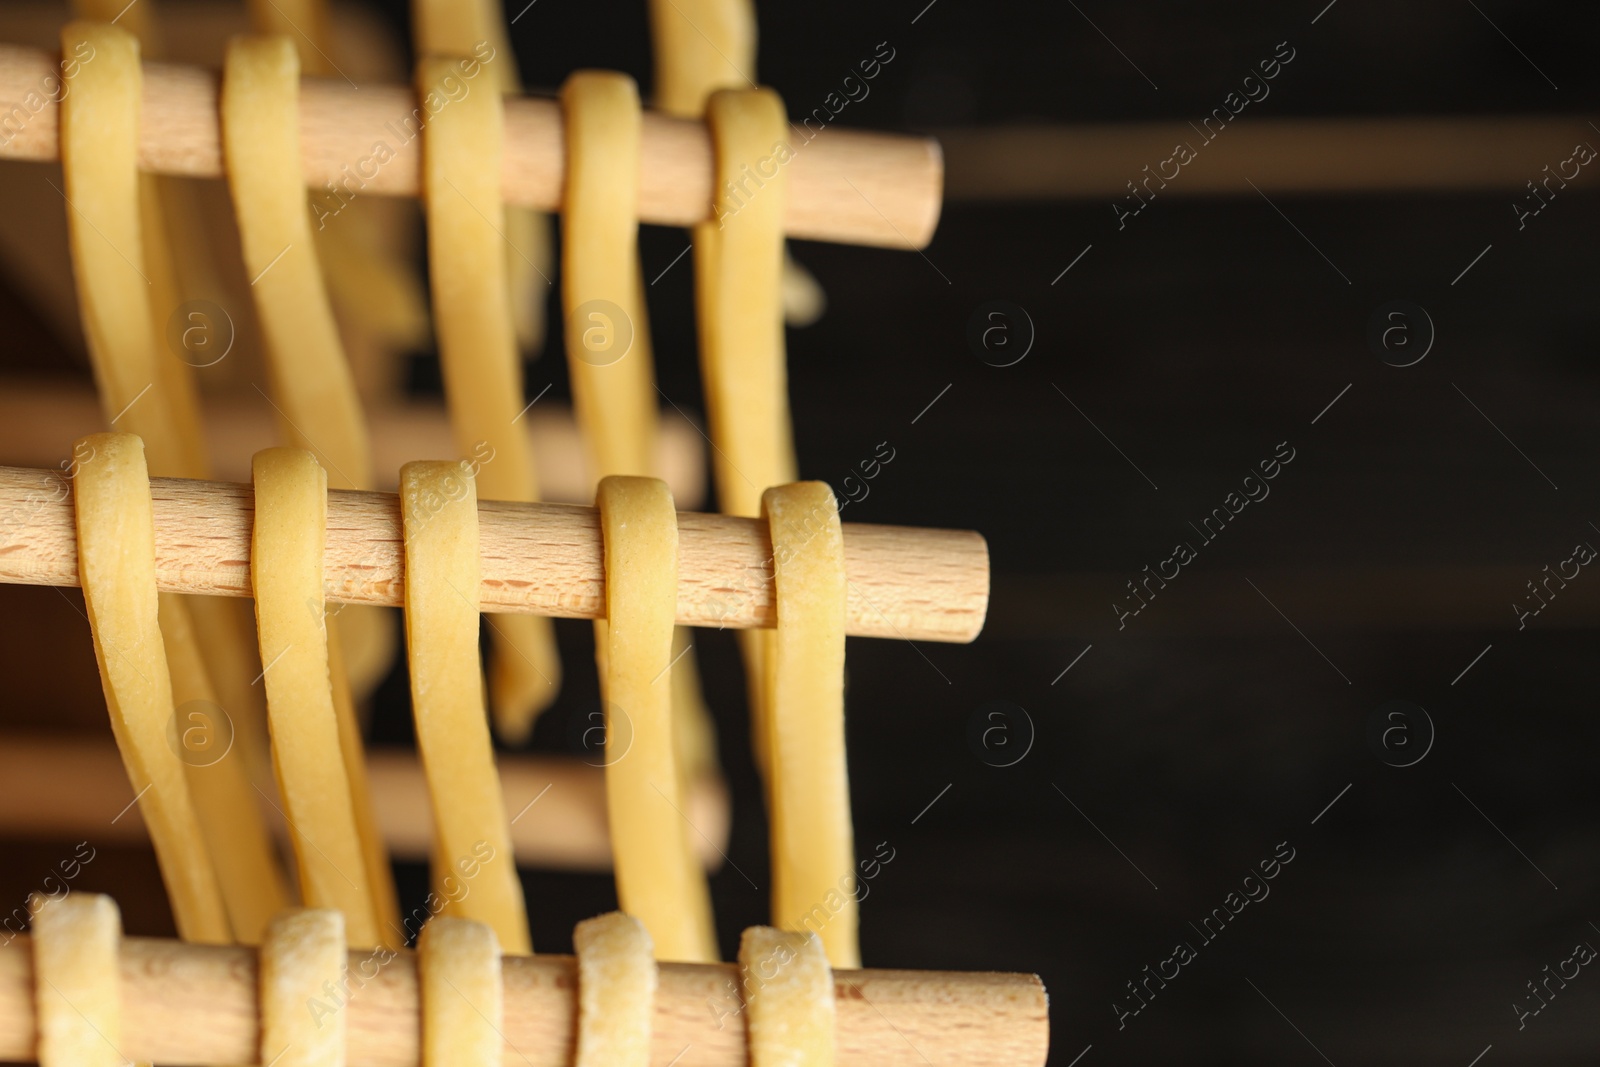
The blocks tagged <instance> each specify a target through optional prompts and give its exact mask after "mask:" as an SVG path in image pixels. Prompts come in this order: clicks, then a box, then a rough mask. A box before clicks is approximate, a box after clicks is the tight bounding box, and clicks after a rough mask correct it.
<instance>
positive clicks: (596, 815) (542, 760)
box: [0, 734, 729, 871]
mask: <svg viewBox="0 0 1600 1067" xmlns="http://www.w3.org/2000/svg"><path fill="white" fill-rule="evenodd" d="M591 759H592V760H594V761H596V762H598V760H599V759H600V756H599V755H598V754H597V755H596V756H594V757H591ZM498 762H499V766H500V790H501V793H502V794H503V795H504V798H505V805H506V814H507V817H508V818H509V819H514V820H515V821H514V822H512V823H511V845H512V848H513V849H515V851H516V856H517V863H518V865H520V866H524V867H538V868H541V869H545V870H570V871H609V870H611V869H612V868H611V831H610V827H609V825H608V823H607V822H606V793H605V770H604V768H603V767H600V766H596V765H593V764H589V763H585V762H583V761H581V760H579V759H578V758H576V757H571V758H562V757H552V756H529V755H501V756H500V757H499V760H498ZM367 774H368V777H369V779H370V782H369V785H370V788H371V792H372V802H373V808H374V810H375V814H376V815H377V819H378V829H379V830H380V831H381V832H382V834H383V839H384V842H385V843H386V844H387V845H388V846H389V854H390V855H391V856H393V857H394V858H395V859H402V860H423V859H427V858H428V855H429V851H430V849H431V847H432V844H433V837H432V834H433V812H432V810H431V808H430V807H429V804H428V787H427V783H426V781H425V780H424V779H423V776H422V767H421V765H420V764H419V763H418V762H417V757H416V755H415V753H412V752H402V751H396V750H390V749H382V748H376V749H370V750H368V752H367ZM133 800H134V794H133V787H132V786H130V785H129V784H128V776H127V773H126V772H125V771H124V770H123V766H122V757H121V756H119V755H118V754H117V750H116V747H115V746H114V745H112V744H111V742H110V741H109V740H106V741H99V740H95V739H92V738H78V737H29V736H19V735H15V734H8V735H5V736H3V737H0V837H6V838H11V839H30V840H39V839H45V840H57V841H59V840H62V839H70V840H73V841H87V842H88V843H89V844H90V845H91V846H94V847H96V848H99V847H102V846H115V845H143V844H145V843H146V842H148V840H149V837H148V834H147V832H146V830H145V825H144V821H143V819H142V818H141V817H140V814H139V808H138V807H137V806H130V805H132V804H133ZM534 801H537V802H536V803H531V802H534ZM260 807H261V813H262V816H263V817H264V818H265V819H266V821H267V825H268V826H270V827H271V828H272V829H273V831H274V832H275V833H276V834H277V835H278V837H279V838H281V839H283V840H287V839H288V836H289V828H288V825H287V824H286V823H285V822H284V818H283V813H282V811H281V810H279V809H278V808H277V807H276V806H275V805H273V804H271V803H269V802H268V801H267V800H266V799H265V798H263V799H262V801H261V804H260ZM684 818H686V819H687V820H688V821H689V824H690V825H691V826H693V827H694V828H695V831H696V832H695V833H694V834H692V835H690V841H691V843H692V844H693V846H694V848H695V850H696V852H697V853H698V854H699V856H700V860H701V862H702V863H704V864H705V865H706V867H707V868H708V869H710V870H717V869H719V868H720V867H721V865H722V861H723V849H724V848H725V847H726V846H727V843H728V824H729V812H728V793H727V790H726V788H725V787H724V786H723V784H722V783H721V782H720V781H716V780H700V781H697V782H694V783H693V784H692V785H691V787H690V790H689V795H688V797H687V799H686V802H685V804H684ZM112 820H115V821H114V822H113V821H112Z"/></svg>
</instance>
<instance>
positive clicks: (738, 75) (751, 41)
mask: <svg viewBox="0 0 1600 1067" xmlns="http://www.w3.org/2000/svg"><path fill="white" fill-rule="evenodd" d="M650 25H651V31H652V34H651V35H652V38H653V40H654V43H655V60H656V106H657V107H659V108H660V109H661V110H662V111H664V112H666V113H667V114H669V115H677V116H678V117H680V118H686V119H698V118H700V117H701V116H702V115H704V114H705V110H706V100H707V98H708V97H710V95H711V94H712V93H713V92H715V91H716V90H718V89H742V88H745V87H750V88H754V87H755V76H756V11H755V5H754V4H753V3H752V2H751V0H650ZM782 296H783V317H784V319H785V320H786V321H787V322H788V323H789V324H790V325H792V326H809V325H811V324H812V323H813V322H816V321H817V320H818V319H819V318H821V317H822V313H823V312H824V311H825V310H826V309H827V304H828V299H827V295H826V294H825V293H823V291H822V286H820V285H818V284H817V280H816V279H815V278H813V277H812V276H811V274H810V272H809V271H807V270H806V269H805V268H804V267H802V266H801V265H800V264H799V263H798V262H796V261H795V260H794V258H793V257H791V256H790V255H789V254H788V253H787V252H785V253H784V260H783V289H782Z"/></svg>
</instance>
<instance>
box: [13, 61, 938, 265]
mask: <svg viewBox="0 0 1600 1067" xmlns="http://www.w3.org/2000/svg"><path fill="white" fill-rule="evenodd" d="M60 76H61V68H60V65H59V63H58V61H57V57H56V56H53V55H51V54H49V53H47V52H42V51H39V50H38V49H32V48H22V47H18V46H16V45H0V100H7V101H19V100H23V101H25V100H29V99H33V100H38V101H40V102H41V106H40V107H39V109H38V110H37V111H36V112H35V111H32V110H31V105H30V106H28V107H25V108H24V110H25V111H27V112H28V114H27V116H26V121H25V122H22V123H21V124H20V129H18V130H16V131H15V132H14V134H13V135H12V136H10V137H7V138H4V139H0V158H11V159H32V160H52V159H59V158H60V141H59V136H58V126H59V123H58V120H59V110H60V109H59V106H58V104H57V103H55V102H53V101H52V100H51V99H50V98H49V93H48V88H47V87H48V86H50V85H52V84H59V79H60ZM220 87H221V76H220V75H219V74H218V73H217V72H216V71H214V70H207V69H204V68H201V67H189V66H175V65H168V64H162V63H146V64H144V106H143V111H142V112H141V123H140V129H139V165H140V167H142V168H143V169H145V170H147V171H152V172H154V173H157V174H180V175H188V176H191V177H212V178H214V177H218V176H220V175H221V174H222V173H223V166H222V129H221V122H220V120H219V117H218V115H219V112H218V107H217V102H218V93H219V91H220ZM58 91H59V90H58ZM417 108H418V103H417V99H416V93H415V92H414V91H413V90H412V89H411V88H410V87H408V86H396V85H367V86H364V87H361V88H359V89H358V88H356V87H355V86H354V85H353V84H351V83H348V82H346V81H343V80H334V79H324V78H306V79H304V80H302V81H301V83H300V154H301V162H302V164H303V169H304V173H305V180H306V185H307V186H309V187H310V188H311V189H313V190H320V189H322V188H324V187H325V185H326V184H327V183H330V182H331V183H333V184H334V185H336V186H337V185H340V184H341V183H344V182H346V181H348V180H349V177H350V175H352V174H354V175H355V182H356V184H355V185H354V186H353V187H352V188H354V189H356V190H358V191H359V192H360V193H361V194H368V193H372V194H379V195H384V196H416V195H418V193H419V190H420V188H421V164H422V152H421V139H420V138H419V137H417V136H415V128H414V127H415V121H414V120H413V113H414V112H415V111H416V110H417ZM424 114H426V112H424ZM408 120H411V121H412V123H413V125H412V129H411V130H410V131H409V133H410V134H411V136H410V137H409V139H407V137H406V134H407V132H408V131H407V130H406V129H405V127H404V123H406V122H407V121H408ZM802 121H803V120H802ZM791 129H792V131H793V136H792V137H791V138H790V141H791V148H792V149H793V152H794V155H793V158H792V159H791V160H790V162H789V163H788V164H787V168H788V172H789V181H788V194H787V195H788V203H787V208H786V212H785V216H784V224H785V229H786V230H787V232H788V233H789V235H790V236H791V237H800V238H809V239H811V240H817V241H836V242H841V243H844V244H862V245H878V246H882V247H890V248H912V249H917V248H922V247H923V246H924V245H926V244H927V243H928V241H929V240H931V239H932V237H933V231H934V228H935V226H936V225H937V224H938V221H939V207H940V199H941V194H942V191H943V184H944V161H943V156H942V154H941V153H940V151H939V145H938V142H936V141H934V140H931V139H930V138H926V137H909V136H903V135H896V134H878V133H863V132H857V131H852V130H844V129H825V130H823V131H822V132H821V133H818V134H815V136H814V139H811V140H808V139H807V138H808V137H811V136H812V134H811V133H810V131H809V130H807V129H806V128H805V127H803V126H794V127H792V128H791ZM396 131H400V132H399V133H397V132H396ZM380 141H381V142H383V143H384V144H385V145H387V146H388V148H389V149H391V150H392V151H393V153H394V155H393V158H391V159H389V160H388V161H387V162H384V163H382V164H381V165H376V166H364V165H363V164H366V163H370V162H371V161H372V160H373V158H374V145H375V144H377V143H378V142H380ZM639 163H640V168H639V178H640V183H639V217H640V219H641V220H643V221H644V222H653V223H661V224H664V225H670V226H690V225H693V224H695V223H697V222H706V221H712V219H713V210H712V201H713V199H714V197H715V190H714V189H713V166H712V155H711V135H710V132H709V131H708V130H707V128H706V126H705V124H704V123H701V122H696V121H689V120H685V119H676V118H670V117H668V116H666V115H661V114H657V113H655V112H648V111H647V112H646V113H645V115H644V126H643V132H642V142H641V145H640V160H639ZM778 165H779V164H777V163H774V164H773V166H774V167H776V166H778ZM358 167H360V168H361V172H360V173H358V172H357V168H358ZM369 172H370V176H369ZM565 176H566V148H565V142H564V138H563V129H562V118H561V106H560V104H558V103H557V102H556V101H554V100H545V99H537V98H533V97H508V98H507V99H506V104H505V151H504V157H503V159H502V161H501V187H502V191H503V192H504V194H505V199H506V202H507V203H509V204H524V205H527V206H529V207H535V208H541V209H544V210H548V211H554V210H558V209H559V208H560V206H561V197H562V190H563V186H564V184H565ZM757 195H758V194H757Z"/></svg>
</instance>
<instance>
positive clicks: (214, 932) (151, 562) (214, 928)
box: [73, 434, 232, 943]
mask: <svg viewBox="0 0 1600 1067" xmlns="http://www.w3.org/2000/svg"><path fill="white" fill-rule="evenodd" d="M73 454H74V455H78V456H87V457H88V458H87V459H86V460H83V461H81V462H80V463H79V465H78V475H77V477H76V478H75V479H74V481H73V486H74V493H75V496H76V509H77V533H78V581H79V584H80V585H82V587H83V600H84V606H85V607H86V608H87V609H88V615H89V630H90V632H91V633H92V634H93V635H94V652H95V660H96V661H97V662H98V663H99V665H100V684H101V687H102V688H103V689H104V690H105V697H106V707H107V709H108V710H109V711H110V713H111V729H112V733H113V734H114V735H115V736H116V739H117V747H118V748H119V749H120V750H121V752H122V762H123V766H124V767H125V768H126V769H127V772H128V780H129V782H130V783H131V784H132V786H133V789H134V793H135V796H136V797H137V799H138V803H139V811H140V813H141V814H142V815H143V816H144V821H145V825H146V827H147V828H148V829H149V832H150V843H151V845H152V846H153V847H154V848H155V852H156V861H157V863H158V864H159V865H160V867H161V877H162V880H163V881H164V882H165V883H166V886H167V896H168V898H169V899H170V900H171V902H172V911H173V917H174V918H175V919H176V921H177V925H178V933H179V934H180V935H181V936H182V937H183V938H184V939H185V940H189V941H210V942H217V943H225V942H227V941H229V940H230V939H231V936H232V930H231V929H230V926H229V922H228V915H227V911H226V909H225V908H224V907H223V903H222V894H221V891H220V890H219V888H218V885H217V876H216V870H215V868H214V867H213V866H212V861H211V856H210V854H209V852H208V851H207V849H206V842H205V838H204V835H203V834H202V833H201V829H200V822H199V820H198V818H197V817H196V815H195V810H194V804H193V802H192V800H191V798H190V796H189V785H188V782H187V780H186V778H185V775H184V765H183V763H182V762H181V761H180V760H179V758H178V755H177V752H176V751H175V749H174V748H173V747H172V746H170V745H169V744H168V741H167V732H168V730H169V729H171V727H172V725H173V718H174V707H173V703H172V683H171V679H170V676H169V675H168V673H167V658H166V649H165V647H164V645H163V642H162V638H161V628H160V626H159V623H158V618H157V604H156V549H155V523H154V519H153V518H152V514H151V507H150V478H149V474H148V472H147V471H146V469H145V459H144V444H143V442H141V441H140V440H139V438H137V437H134V436H133V435H132V434H91V435H90V436H88V437H85V438H83V439H82V440H81V441H79V442H78V443H77V445H76V446H74V450H73Z"/></svg>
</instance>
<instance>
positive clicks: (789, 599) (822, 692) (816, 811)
mask: <svg viewBox="0 0 1600 1067" xmlns="http://www.w3.org/2000/svg"><path fill="white" fill-rule="evenodd" d="M762 511H763V512H764V513H765V515H766V519H767V525H768V528H769V530H770V531H771V535H772V567H773V585H774V587H775V589H776V592H777V605H776V606H777V614H778V627H777V630H776V631H775V635H774V639H773V642H772V645H771V651H770V654H769V656H768V658H767V662H766V670H767V674H766V681H767V699H766V708H767V713H768V715H769V716H770V718H769V720H768V724H767V731H768V732H767V745H768V749H767V796H768V798H769V802H770V807H769V814H770V826H771V839H772V916H773V923H774V925H776V926H779V927H781V928H783V929H785V930H802V929H805V928H806V924H807V923H808V922H810V923H816V924H819V925H820V929H813V930H812V932H813V933H817V934H820V936H821V938H822V943H823V945H824V946H825V947H826V949H827V953H828V960H829V961H830V962H831V963H832V964H833V965H834V966H835V967H859V966H861V948H860V945H859V944H858V942H857V933H856V928H857V902H856V896H855V879H854V874H855V842H854V834H853V831H852V829H851V825H850V781H849V776H848V774H847V772H846V766H845V736H844V620H845V594H846V583H845V572H844V537H843V535H842V532H841V530H840V526H839V505H838V502H837V501H836V500H835V499H834V496H833V490H832V489H831V488H829V486H828V484H827V483H826V482H796V483H794V484H793V485H785V486H779V487H777V488H773V489H768V490H767V492H766V495H765V496H764V497H763V498H762ZM819 916H820V917H821V918H819Z"/></svg>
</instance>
